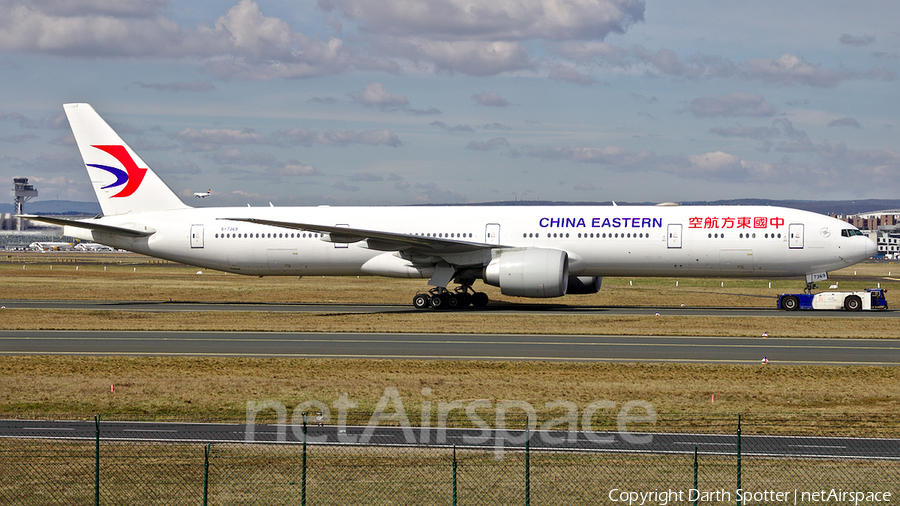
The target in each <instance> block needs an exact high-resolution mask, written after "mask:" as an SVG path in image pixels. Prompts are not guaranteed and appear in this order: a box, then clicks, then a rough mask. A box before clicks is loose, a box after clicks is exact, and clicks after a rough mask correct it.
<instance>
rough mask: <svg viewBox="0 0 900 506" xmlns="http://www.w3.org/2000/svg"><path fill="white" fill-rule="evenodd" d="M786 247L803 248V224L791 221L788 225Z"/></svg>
mask: <svg viewBox="0 0 900 506" xmlns="http://www.w3.org/2000/svg"><path fill="white" fill-rule="evenodd" d="M788 236H789V239H788V247H789V248H790V249H803V224H802V223H791V224H790V225H788Z"/></svg>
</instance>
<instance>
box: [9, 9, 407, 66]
mask: <svg viewBox="0 0 900 506" xmlns="http://www.w3.org/2000/svg"><path fill="white" fill-rule="evenodd" d="M67 4H70V5H65V6H64V7H63V5H64V2H62V1H58V2H54V1H43V2H29V3H27V4H15V3H11V2H4V3H2V4H0V50H6V51H22V52H28V53H45V54H54V55H65V56H72V57H79V58H106V57H116V58H124V57H127V58H168V59H175V60H199V61H201V62H203V68H204V69H205V70H206V71H207V72H208V73H210V74H212V75H214V76H216V77H218V78H220V79H234V78H244V79H273V78H296V77H311V76H321V75H331V74H336V73H340V72H343V71H346V70H348V69H350V68H354V67H355V66H356V65H358V66H359V68H378V67H381V68H383V69H386V70H387V69H390V68H392V66H391V64H389V63H385V62H384V61H382V60H381V59H379V58H373V59H370V60H369V61H362V60H359V59H357V57H356V56H355V55H354V54H353V53H352V51H349V50H348V49H346V48H345V47H344V44H343V41H341V40H339V39H336V38H329V39H328V40H325V41H323V40H320V39H319V38H318V37H309V36H307V35H304V34H302V33H298V32H294V31H293V30H292V29H291V28H290V26H289V25H288V24H287V23H286V22H284V21H282V20H280V19H278V18H273V17H268V16H265V15H263V14H262V13H261V12H260V10H259V5H258V4H257V3H256V2H254V1H252V0H240V1H239V2H238V3H237V4H236V5H234V6H233V7H232V8H231V9H229V10H228V11H227V12H225V14H224V15H222V16H220V17H219V18H218V19H216V21H215V22H214V24H213V26H211V27H210V26H207V25H202V24H201V25H197V26H195V27H185V26H181V25H179V24H178V23H177V22H175V21H173V20H171V19H168V18H166V17H164V16H163V14H162V10H163V9H162V8H163V7H165V6H166V5H167V4H168V2H163V1H156V0H149V1H133V0H132V1H123V2H103V1H101V0H74V1H72V2H67ZM120 4H121V5H120Z"/></svg>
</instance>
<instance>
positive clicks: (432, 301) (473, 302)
mask: <svg viewBox="0 0 900 506" xmlns="http://www.w3.org/2000/svg"><path fill="white" fill-rule="evenodd" d="M470 291H471V293H470ZM487 303H488V296H487V294H486V293H484V292H476V291H475V290H473V289H472V285H463V286H460V287H458V288H456V290H455V291H452V292H451V291H450V290H447V289H446V288H440V287H435V288H432V289H431V290H428V292H427V293H417V294H416V296H415V297H413V306H415V308H416V309H428V308H431V309H462V308H464V307H468V306H474V307H484V306H486V305H487Z"/></svg>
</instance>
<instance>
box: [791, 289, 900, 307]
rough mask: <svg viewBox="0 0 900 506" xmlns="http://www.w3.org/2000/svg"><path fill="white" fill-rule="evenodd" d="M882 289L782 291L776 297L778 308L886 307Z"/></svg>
mask: <svg viewBox="0 0 900 506" xmlns="http://www.w3.org/2000/svg"><path fill="white" fill-rule="evenodd" d="M884 292H885V290H884V289H881V288H867V289H865V290H861V291H858V292H820V293H796V294H794V293H783V294H781V295H780V296H779V297H778V309H784V310H785V311H794V310H795V309H846V310H847V311H859V310H861V309H865V310H870V309H887V307H888V305H887V299H885V297H884Z"/></svg>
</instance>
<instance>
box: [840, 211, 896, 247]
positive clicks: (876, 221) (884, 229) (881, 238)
mask: <svg viewBox="0 0 900 506" xmlns="http://www.w3.org/2000/svg"><path fill="white" fill-rule="evenodd" d="M835 218H837V219H839V220H844V221H846V222H847V223H849V224H851V225H853V226H854V227H856V228H858V229H860V230H863V231H867V232H868V234H867V235H868V236H869V238H870V239H872V240H873V241H875V242H876V243H878V254H877V255H876V256H883V257H884V258H889V259H893V258H900V209H887V210H884V211H872V212H869V213H860V214H851V215H846V216H844V215H837V216H835Z"/></svg>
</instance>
